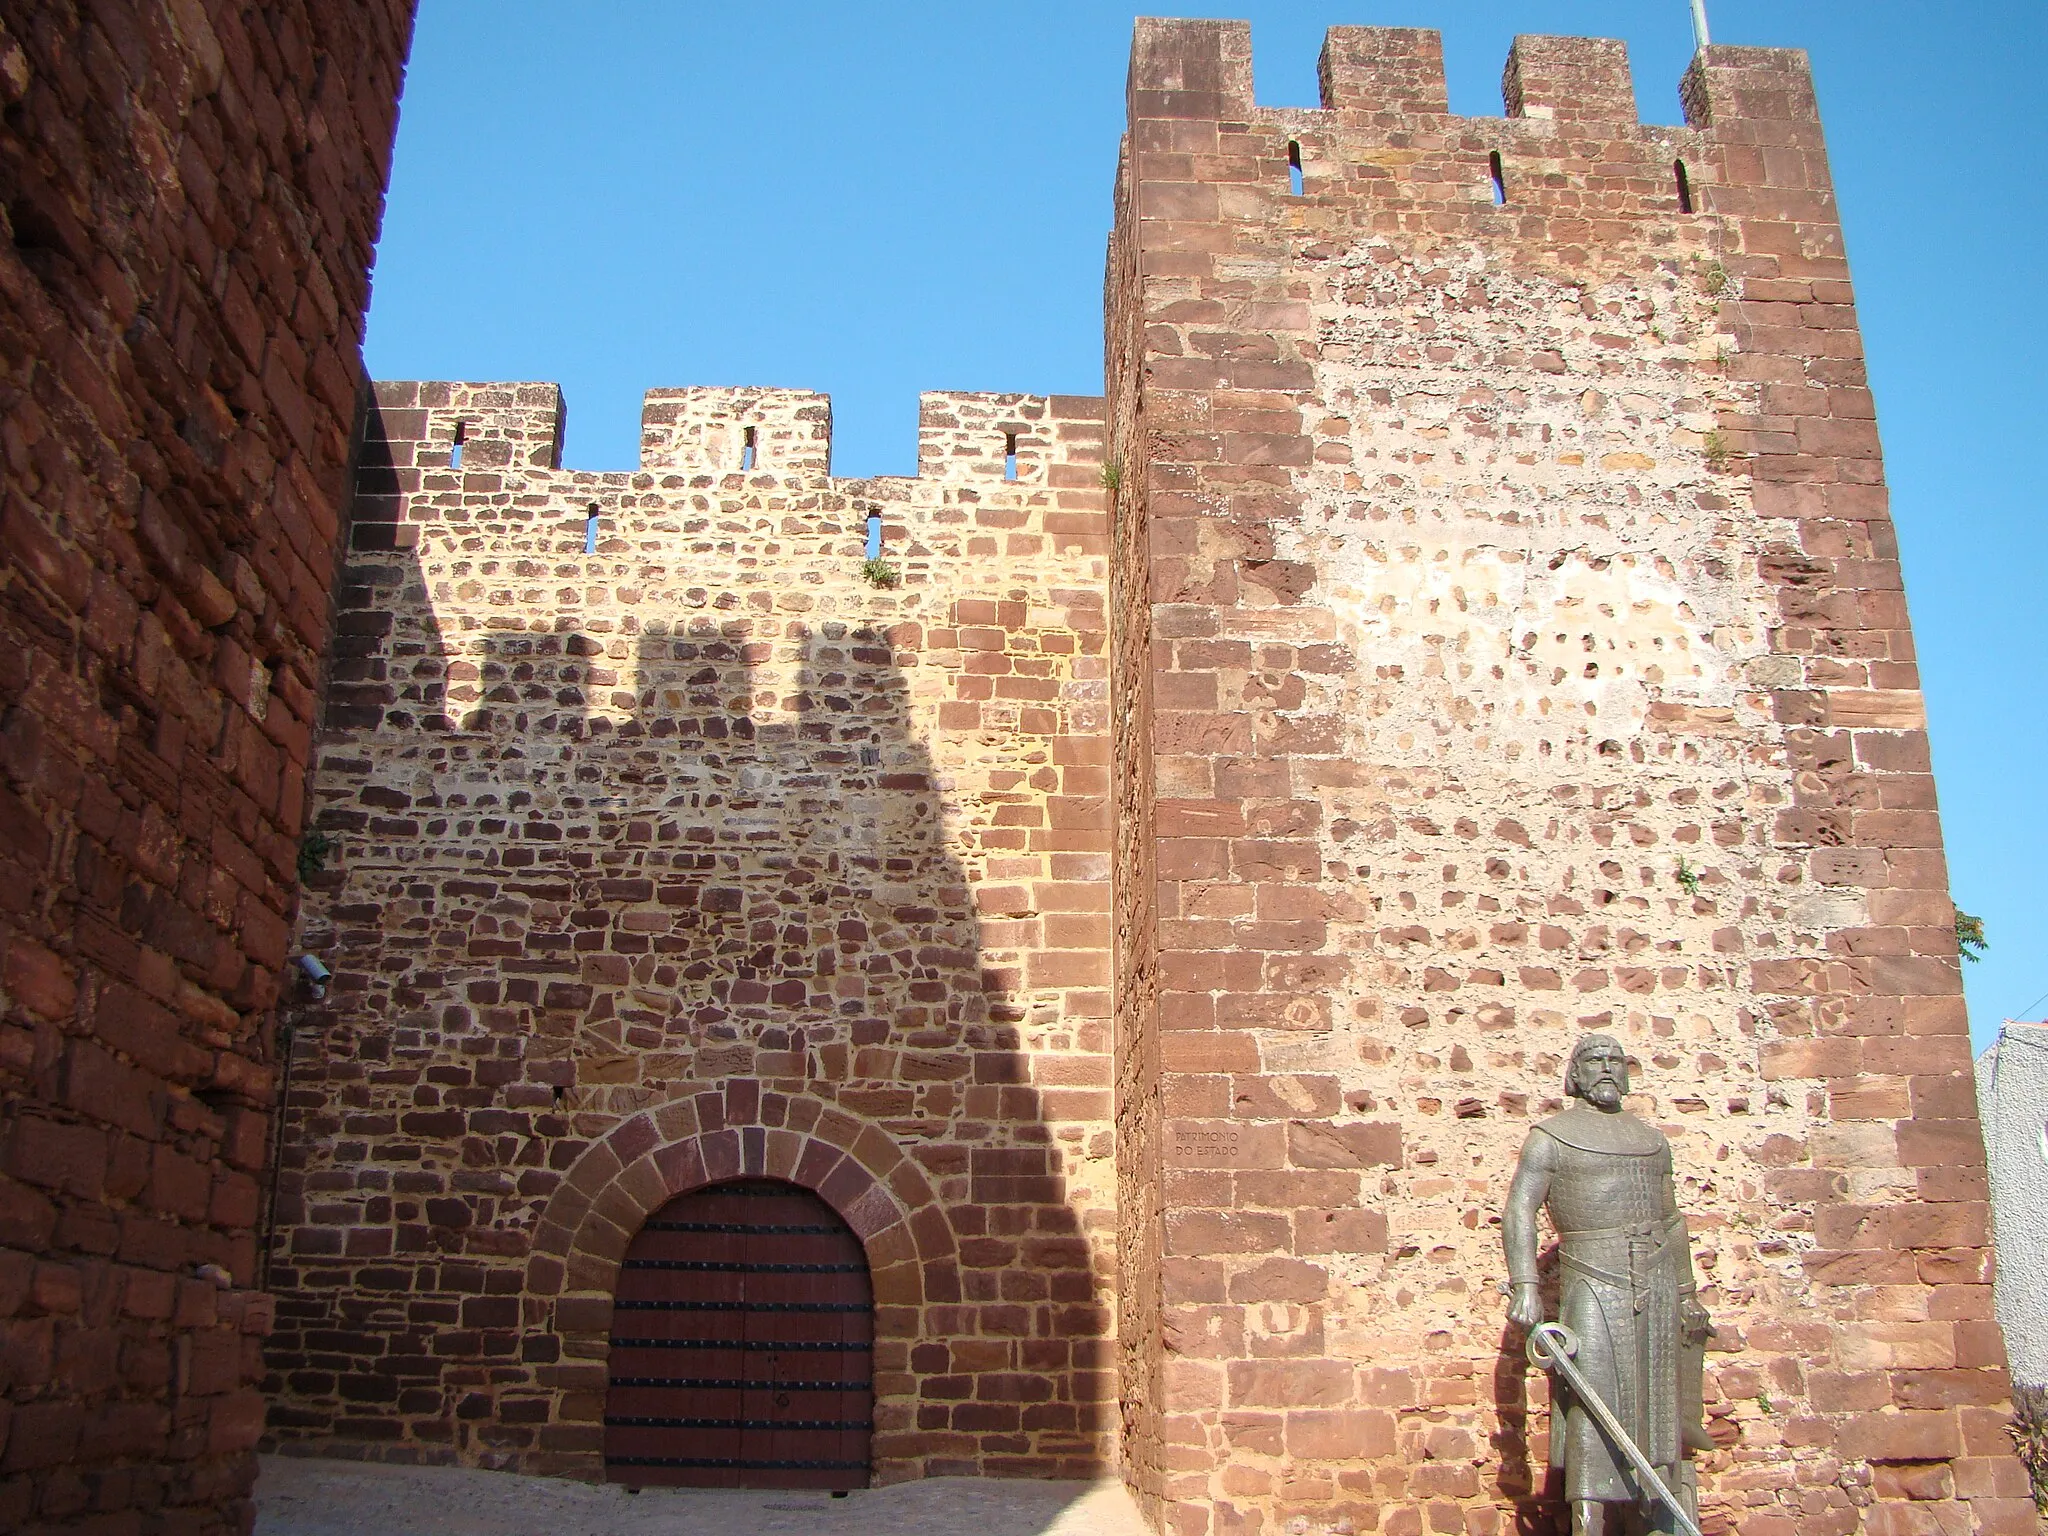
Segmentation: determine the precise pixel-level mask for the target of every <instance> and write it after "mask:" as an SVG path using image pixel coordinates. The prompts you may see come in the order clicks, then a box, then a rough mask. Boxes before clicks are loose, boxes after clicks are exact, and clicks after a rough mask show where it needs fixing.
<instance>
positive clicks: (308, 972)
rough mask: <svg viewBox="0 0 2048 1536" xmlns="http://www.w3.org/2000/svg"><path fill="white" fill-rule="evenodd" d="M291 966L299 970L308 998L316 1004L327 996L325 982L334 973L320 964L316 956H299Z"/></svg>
mask: <svg viewBox="0 0 2048 1536" xmlns="http://www.w3.org/2000/svg"><path fill="white" fill-rule="evenodd" d="M292 964H294V965H296V966H297V967H298V968H299V975H300V976H301V977H302V978H304V981H305V987H306V993H307V995H308V996H309V997H311V998H312V999H313V1000H314V1001H315V1002H318V1001H319V1000H320V999H321V998H323V997H325V996H326V995H327V981H328V978H329V977H331V976H332V975H333V974H334V973H333V972H332V971H330V970H328V969H327V967H326V966H324V965H322V964H321V963H320V957H319V956H318V955H301V956H299V958H298V959H296V960H294V961H293V962H292Z"/></svg>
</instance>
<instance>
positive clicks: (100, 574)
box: [0, 0, 412, 1536]
mask: <svg viewBox="0 0 2048 1536" xmlns="http://www.w3.org/2000/svg"><path fill="white" fill-rule="evenodd" d="M411 17H412V8H411V6H410V5H409V4H406V3H403V0H369V3H362V4H352V5H327V4H313V3H304V0H277V3H271V4H264V5H261V6H250V5H242V4H226V3H222V0H176V3H154V0H101V3H96V4H92V5H80V4H74V3H71V0H48V3H38V4H34V5H8V6H5V7H0V189H4V190H0V227H4V230H5V237H4V238H0V379H4V387H0V1529H4V1530H9V1531H14V1530H28V1529H34V1530H39V1531H57V1530H74V1529H75V1530H87V1529H90V1530H93V1531H109V1532H111V1531H140V1530H149V1531H179V1532H189V1533H193V1536H200V1533H216V1532H229V1531H247V1530H248V1529H249V1527H250V1523H251V1521H252V1520H253V1519H254V1506H253V1504H252V1503H251V1502H250V1500H249V1490H250V1486H251V1484H252V1483H253V1481H254V1479H255V1475H256V1457H255V1454H254V1447H255V1444H256V1440H257V1437H258V1435H259V1433H260V1432H261V1430H262V1426H263V1415H264V1401H263V1397H262V1395H261V1393H260V1391H259V1390H258V1383H259V1382H260V1380H261V1376H262V1365H261V1358H260V1353H259V1338H260V1335H261V1334H262V1333H263V1331H264V1330H265V1329H266V1328H267V1327H268V1326H269V1320H270V1314H271V1303H270V1298H269V1297H268V1296H265V1295H263V1294H262V1293H261V1292H260V1291H259V1290H258V1289H257V1287H258V1285H259V1284H260V1279H259V1274H258V1241H257V1238H258V1228H259V1224H260V1217H261V1208H262V1203H263V1184H262V1174H263V1169H264V1165H265V1162H266V1153H267V1147H268V1141H269V1132H270V1123H271V1122H270V1112H271V1109H272V1105H273V1102H274V1095H275V1076H274V1064H275V1063H274V1053H273V1047H272V1038H271V1025H272V1023H273V1022H274V1017H273V1008H274V1005H275V1003H276V1002H277V1000H278V998H279V995H280V991H281V988H282V986H283V984H284V983H283V978H284V976H285V975H286V970H285V966H286V958H287V953H288V947H289V940H290V938H291V929H292V922H293V918H294V915H295V909H296V905H297V900H298V891H297V882H298V876H297V872H296V868H295V864H296V857H297V851H298V844H299V836H300V832H301V830H302V828H303V825H304V820H305V809H306V800H305V780H306V772H307V768H308V765H309V762H310V759H311V756H312V731H313V723H314V715H315V703H314V701H315V698H316V696H317V693H318V690H319V688H320V684H321V673H322V665H323V657H324V655H325V652H326V648H327V643H328V637H329V632H330V622H329V604H328V595H329V589H330V586H331V583H332V579H333V568H334V558H335V551H336V544H337V541H338V538H339V529H340V525H341V520H342V517H343V514H344V499H345V497H344V492H345V477H344V467H345V464H346V461H347V457H348V453H349V448H350V435H351V431H352V428H353V423H354V417H355V413H356V409H357V394H358V390H359V388H360V364H359V362H358V357H357V346H358V343H359V341H360V339H361V335H362V317H363V309H364V305H365V304H366V302H367V300H368V280H367V273H368V270H369V264H370V255H371V250H372V246H373V244H374V241H375V239H376V233H377V226H378V221H379V218H380V216H381V211H382V206H383V190H384V181H385V176H386V172H387V168H388V163H389V159H388V157H389V154H390V149H391V139H392V129H393V126H394V123H395V120H396V102H397V97H398V87H399V79H400V74H401V71H402V67H403V63H404V59H405V52H406V47H407V44H408V40H409V37H410V31H411Z"/></svg>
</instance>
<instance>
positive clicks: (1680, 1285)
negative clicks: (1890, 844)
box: [1501, 1035, 1713, 1536]
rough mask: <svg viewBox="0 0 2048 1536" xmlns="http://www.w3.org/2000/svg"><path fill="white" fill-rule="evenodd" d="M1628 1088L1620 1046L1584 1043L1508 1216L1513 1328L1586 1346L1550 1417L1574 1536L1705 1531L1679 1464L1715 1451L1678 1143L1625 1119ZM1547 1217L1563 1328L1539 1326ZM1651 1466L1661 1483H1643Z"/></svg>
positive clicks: (1523, 1167) (1599, 1040)
mask: <svg viewBox="0 0 2048 1536" xmlns="http://www.w3.org/2000/svg"><path fill="white" fill-rule="evenodd" d="M1628 1088H1629V1084H1628V1053H1627V1052H1626V1051H1625V1050H1624V1049H1623V1048H1622V1045H1621V1042H1620V1041H1618V1040H1614V1039H1612V1038H1610V1037H1608V1036H1606V1035H1587V1036H1586V1037H1585V1038H1584V1039H1582V1040H1580V1041H1579V1043H1578V1044H1577V1045H1576V1046H1575V1047H1574V1048H1573V1050H1572V1056H1571V1063H1570V1065H1569V1066H1568V1067H1567V1068H1566V1069H1565V1093H1566V1095H1567V1096H1568V1098H1569V1099H1570V1100H1571V1103H1570V1107H1568V1108H1567V1109H1566V1110H1565V1111H1564V1112H1563V1113H1562V1114H1558V1115H1553V1116H1551V1117H1550V1118H1549V1119H1548V1120H1545V1121H1543V1122H1542V1123H1541V1124H1539V1125H1537V1126H1536V1127H1535V1128H1534V1129H1532V1130H1531V1131H1530V1132H1529V1136H1528V1139H1527V1140H1526V1141H1525V1142H1524V1143H1523V1144H1522V1157H1521V1161H1520V1163H1519V1164H1517V1166H1516V1168H1515V1180H1514V1184H1513V1185H1512V1186H1511V1187H1510V1189H1509V1190H1508V1200H1507V1207H1506V1209H1505V1210H1503V1211H1502V1213H1501V1239H1502V1241H1503V1243H1504V1244H1505V1245H1506V1247H1507V1261H1508V1281H1509V1299H1508V1319H1509V1321H1510V1322H1512V1323H1513V1324H1514V1325H1515V1326H1516V1327H1518V1328H1522V1329H1534V1330H1536V1331H1537V1333H1538V1335H1539V1336H1540V1337H1541V1338H1542V1339H1544V1340H1548V1339H1551V1338H1569V1339H1571V1340H1572V1341H1573V1342H1574V1343H1575V1344H1576V1346H1577V1347H1576V1354H1575V1356H1574V1360H1573V1363H1575V1364H1576V1366H1577V1370H1576V1371H1572V1372H1568V1373H1560V1375H1559V1377H1558V1379H1556V1380H1555V1381H1554V1383H1553V1387H1552V1394H1551V1402H1552V1408H1551V1417H1550V1460H1551V1465H1552V1466H1554V1467H1561V1468H1562V1469H1563V1472H1564V1491H1565V1498H1566V1499H1567V1500H1568V1501H1569V1502H1570V1505H1571V1515H1572V1532H1573V1536H1625V1533H1635V1532H1664V1531H1674V1530H1685V1529H1687V1528H1690V1527H1694V1526H1696V1523H1697V1521H1698V1519H1699V1512H1698V1503H1697V1482H1696V1479H1695V1477H1694V1476H1693V1472H1692V1468H1691V1466H1690V1464H1689V1462H1688V1461H1687V1459H1686V1458H1687V1454H1688V1453H1689V1452H1692V1451H1697V1450H1708V1449H1711V1448H1712V1446H1713V1441H1712V1440H1711V1439H1709V1438H1708V1436H1707V1432H1706V1429H1705V1427H1704V1425H1703V1424H1702V1421H1701V1401H1700V1372H1701V1365H1702V1352H1703V1350H1704V1349H1705V1345H1706V1337H1707V1335H1708V1333H1710V1332H1711V1331H1712V1324H1711V1323H1710V1322H1709V1321H1708V1319H1707V1314H1706V1312H1705V1311H1704V1309H1702V1308H1701V1306H1700V1304H1699V1301H1698V1299H1697V1296H1696V1287H1695V1285H1694V1282H1693V1272H1692V1244H1691V1241H1690V1239H1689V1238H1688V1236H1687V1234H1686V1228H1685V1218H1684V1216H1682V1215H1680V1214H1679V1210H1678V1199H1677V1193H1676V1191H1675V1190H1674V1188H1673V1185H1672V1176H1671V1144H1670V1143H1669V1142H1668V1141H1666V1140H1665V1139H1664V1136H1663V1134H1662V1133H1661V1132H1660V1131H1658V1130H1657V1129H1656V1127H1654V1126H1651V1125H1647V1124H1645V1123H1644V1122H1643V1121H1641V1120H1638V1119H1637V1118H1636V1117H1635V1116H1634V1115H1631V1114H1630V1113H1629V1112H1628V1111H1627V1110H1625V1109H1624V1108H1623V1107H1622V1103H1623V1100H1624V1099H1625V1098H1626V1097H1627V1095H1628ZM1539 1210H1548V1211H1549V1213H1550V1222H1551V1225H1552V1226H1553V1227H1555V1228H1556V1229H1557V1237H1558V1249H1559V1258H1560V1261H1561V1266H1560V1276H1559V1287H1558V1290H1559V1300H1558V1317H1557V1323H1558V1324H1562V1325H1563V1327H1562V1328H1559V1327H1557V1326H1555V1325H1551V1326H1548V1327H1546V1326H1545V1322H1546V1320H1545V1318H1544V1315H1543V1311H1544V1309H1543V1300H1542V1296H1541V1293H1540V1290H1539V1288H1538V1284H1537V1275H1536V1252H1537V1228H1536V1213H1537V1212H1538V1211H1539ZM1535 1357H1537V1355H1536V1352H1535V1351H1532V1358H1535ZM1566 1374H1569V1375H1571V1376H1574V1377H1576V1378H1577V1379H1579V1380H1580V1381H1582V1382H1583V1383H1584V1385H1585V1387H1586V1389H1587V1390H1588V1392H1589V1393H1590V1394H1597V1395H1598V1397H1599V1398H1600V1399H1601V1401H1602V1402H1603V1403H1604V1404H1605V1406H1606V1408H1607V1409H1610V1410H1612V1420H1613V1421H1615V1422H1617V1423H1618V1426H1619V1428H1620V1429H1621V1430H1622V1431H1623V1432H1624V1433H1625V1435H1626V1436H1627V1438H1628V1439H1629V1440H1632V1441H1633V1442H1634V1448H1636V1449H1638V1450H1639V1452H1640V1457H1641V1460H1640V1461H1637V1460H1636V1459H1634V1458H1632V1457H1630V1456H1629V1455H1627V1454H1626V1452H1625V1448H1624V1447H1623V1446H1622V1445H1620V1444H1618V1443H1617V1437H1616V1436H1615V1435H1614V1434H1613V1433H1611V1431H1610V1429H1609V1428H1608V1427H1604V1426H1603V1425H1602V1424H1601V1422H1600V1418H1601V1412H1600V1407H1599V1405H1597V1404H1590V1403H1588V1402H1586V1401H1584V1400H1582V1398H1581V1396H1580V1395H1579V1394H1578V1393H1577V1392H1575V1391H1574V1390H1573V1389H1572V1388H1571V1386H1570V1385H1568V1383H1567V1382H1566V1380H1565V1379H1564V1376H1565V1375H1566ZM1643 1463H1648V1464H1649V1465H1650V1466H1654V1468H1655V1469H1656V1473H1657V1476H1656V1477H1646V1476H1645V1475H1644V1474H1643V1473H1642V1472H1641V1471H1639V1470H1638V1468H1639V1467H1640V1466H1642V1464H1643ZM1659 1484H1661V1485H1662V1486H1661V1487H1660V1486H1658V1485H1659ZM1653 1492H1655V1493H1656V1494H1658V1495H1661V1496H1660V1497H1653V1496H1652V1494H1653ZM1667 1497H1668V1498H1673V1499H1675V1501H1676V1502H1678V1503H1679V1504H1682V1505H1684V1506H1685V1509H1684V1518H1683V1519H1680V1518H1679V1517H1678V1516H1676V1515H1674V1513H1673V1512H1672V1511H1671V1509H1669V1508H1668V1507H1666V1504H1665V1498H1667Z"/></svg>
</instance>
